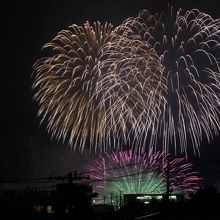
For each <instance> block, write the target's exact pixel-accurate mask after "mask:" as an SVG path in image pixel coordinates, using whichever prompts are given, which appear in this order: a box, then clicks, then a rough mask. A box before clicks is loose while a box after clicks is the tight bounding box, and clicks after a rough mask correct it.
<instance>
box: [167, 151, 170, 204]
mask: <svg viewBox="0 0 220 220" xmlns="http://www.w3.org/2000/svg"><path fill="white" fill-rule="evenodd" d="M166 162H167V167H166V201H167V202H169V197H170V156H169V155H168V156H167V161H166Z"/></svg>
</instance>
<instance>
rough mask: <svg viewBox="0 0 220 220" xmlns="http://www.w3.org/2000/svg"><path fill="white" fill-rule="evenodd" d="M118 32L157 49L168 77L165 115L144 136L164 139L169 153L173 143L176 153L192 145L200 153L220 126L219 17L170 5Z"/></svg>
mask: <svg viewBox="0 0 220 220" xmlns="http://www.w3.org/2000/svg"><path fill="white" fill-rule="evenodd" d="M117 32H119V33H122V34H126V35H128V36H133V35H137V36H139V38H140V39H142V40H143V41H146V42H147V43H148V45H150V46H151V47H152V48H154V50H155V51H156V52H157V54H158V56H159V60H160V63H161V65H162V68H160V70H162V72H161V75H163V77H164V78H165V79H166V80H165V81H164V82H163V83H164V85H166V86H165V88H167V90H166V92H165V93H163V92H162V95H164V97H165V99H166V102H161V104H164V105H161V116H160V117H159V118H158V120H155V123H154V125H153V128H154V131H148V132H146V130H148V128H147V129H142V131H144V132H140V133H139V134H138V135H139V136H140V138H142V139H145V140H146V141H147V140H148V144H150V145H153V146H154V145H156V144H157V139H162V140H163V144H162V145H163V146H164V149H165V150H166V151H169V147H170V146H171V145H173V146H174V148H175V151H177V146H178V145H180V147H181V152H185V153H186V154H187V145H191V144H192V146H193V150H194V154H196V153H199V145H200V143H201V141H202V139H203V137H204V136H205V137H206V138H207V140H208V141H210V139H212V138H213V136H214V135H217V134H218V133H219V129H220V123H219V103H220V97H219V94H220V19H213V18H212V17H211V16H209V15H208V14H205V13H202V12H200V11H198V10H196V9H193V10H189V11H186V12H185V13H184V12H183V11H182V10H181V9H180V10H178V11H177V12H175V11H174V10H173V8H172V7H171V8H170V11H169V12H168V13H166V14H165V13H161V14H154V15H151V14H150V13H149V12H148V11H146V10H143V11H141V12H140V13H139V15H138V17H136V18H128V19H127V20H125V21H124V23H123V24H122V25H121V26H119V27H118V28H117ZM158 70H159V69H158ZM140 131H141V130H140ZM149 140H150V141H149ZM141 144H143V145H144V146H145V145H148V144H147V143H145V142H144V143H141Z"/></svg>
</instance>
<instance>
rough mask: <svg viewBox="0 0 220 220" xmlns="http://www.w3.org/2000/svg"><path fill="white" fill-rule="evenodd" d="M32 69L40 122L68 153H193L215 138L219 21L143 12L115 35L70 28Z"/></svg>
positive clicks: (102, 28) (219, 100)
mask: <svg viewBox="0 0 220 220" xmlns="http://www.w3.org/2000/svg"><path fill="white" fill-rule="evenodd" d="M44 48H46V49H48V50H49V52H50V53H51V55H50V56H49V57H44V58H42V59H39V60H38V61H37V62H36V63H35V65H34V74H33V76H34V80H35V82H34V85H33V88H34V89H35V91H36V93H35V99H36V100H37V102H38V103H39V106H40V109H39V116H40V117H41V121H46V122H47V125H48V126H47V129H48V132H50V133H51V134H52V136H54V137H55V138H57V139H62V140H63V141H65V140H68V142H69V143H70V145H71V146H72V147H73V149H79V150H81V151H83V150H84V148H85V146H86V145H88V146H90V150H91V149H94V150H95V151H96V152H97V151H106V150H108V149H109V148H114V149H120V148H121V146H123V145H125V146H131V147H132V148H135V149H137V148H141V147H142V146H145V147H146V148H148V149H149V150H152V149H153V148H156V147H157V146H158V145H162V146H163V150H165V151H166V152H169V151H170V149H171V148H174V149H175V152H176V153H177V150H179V149H178V146H179V148H180V150H181V152H185V154H186V155H187V146H188V145H192V146H193V150H194V154H197V153H199V145H200V143H201V142H202V139H203V137H206V139H207V140H208V141H210V140H211V139H212V138H213V137H214V135H218V133H219V129H220V123H219V105H220V97H219V94H220V66H219V62H220V58H219V57H220V19H213V18H211V17H210V16H209V15H207V14H205V13H201V12H199V11H198V10H195V9H194V10H189V11H186V12H185V13H184V12H183V11H182V10H181V9H180V10H179V11H177V12H175V11H174V10H173V9H172V7H171V8H170V11H169V12H168V13H161V14H153V15H151V14H150V13H149V12H147V11H146V10H143V11H141V12H140V13H139V15H138V17H136V18H128V19H127V20H125V21H124V22H123V23H122V24H121V25H119V26H118V27H117V28H115V29H113V27H112V25H111V24H109V23H106V24H104V25H102V24H101V23H99V22H95V23H94V24H92V25H91V24H90V23H89V22H86V23H85V24H84V25H83V26H77V25H72V26H71V27H69V29H68V30H64V31H61V32H60V33H58V35H57V36H56V37H55V38H54V39H53V40H52V41H51V42H50V43H48V44H47V45H46V46H45V47H44Z"/></svg>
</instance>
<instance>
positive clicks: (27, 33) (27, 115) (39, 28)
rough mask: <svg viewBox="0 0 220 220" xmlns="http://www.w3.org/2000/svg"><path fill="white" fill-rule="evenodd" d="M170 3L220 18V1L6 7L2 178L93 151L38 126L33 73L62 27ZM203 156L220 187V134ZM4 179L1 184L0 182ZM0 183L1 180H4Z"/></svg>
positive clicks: (59, 170) (78, 0)
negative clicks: (56, 137) (76, 148)
mask: <svg viewBox="0 0 220 220" xmlns="http://www.w3.org/2000/svg"><path fill="white" fill-rule="evenodd" d="M168 2H171V3H172V4H173V5H174V7H176V8H180V7H181V8H182V9H192V8H198V9H199V10H201V11H203V12H206V13H208V14H210V15H212V16H213V17H215V18H217V17H220V1H219V0H209V1H207V0H190V1H188V0H184V1H167V0H161V1H158V0H151V1H150V0H132V1H131V0H127V1H126V0H117V1H113V0H112V1H104V0H103V1H98V0H91V1H85V0H63V1H56V0H51V1H50V0H49V1H29V2H28V3H27V2H26V1H18V3H7V5H5V6H4V7H3V8H2V11H3V18H2V20H3V24H4V25H3V27H2V30H3V31H2V35H3V37H4V38H5V39H4V40H3V41H2V42H1V43H2V44H1V46H2V47H1V49H2V48H3V51H4V52H3V53H2V55H3V62H2V66H1V77H3V80H2V81H1V82H2V83H1V84H2V85H1V87H2V88H3V92H2V94H3V98H2V97H1V110H2V113H1V115H2V119H3V123H2V134H3V139H2V144H1V148H0V178H1V179H7V178H25V177H27V178H32V177H47V176H49V175H51V174H54V175H58V174H59V175H64V174H66V173H67V172H68V171H70V170H71V171H72V170H79V171H80V169H81V167H82V164H84V163H85V162H86V161H87V160H88V159H90V158H91V157H92V155H90V156H89V155H88V154H87V153H86V152H85V154H84V155H80V154H79V153H74V152H72V151H71V150H70V149H69V147H67V146H64V145H62V144H61V143H57V142H56V141H55V140H50V137H49V135H48V134H47V133H46V132H45V130H44V128H43V127H41V126H39V120H38V118H37V106H36V104H35V103H34V101H33V100H32V96H33V94H32V91H31V84H32V79H31V72H32V65H33V63H34V62H35V61H36V60H37V59H38V58H39V57H40V49H41V47H42V46H43V45H44V44H45V43H47V42H48V41H50V40H51V39H52V38H53V37H54V36H55V35H56V34H57V32H59V31H60V30H62V29H66V28H67V27H68V26H69V25H71V24H73V23H75V24H79V25H80V24H83V23H84V22H85V21H87V20H89V21H96V20H99V21H108V22H111V23H112V24H113V25H114V26H116V25H119V24H120V23H121V22H122V21H123V20H124V19H126V18H128V17H130V16H136V15H137V14H138V12H139V10H141V9H148V10H149V11H150V12H156V11H157V12H160V11H161V10H163V9H166V8H167V5H168ZM200 150H201V158H204V159H207V161H205V160H195V161H194V162H195V163H196V164H195V165H196V168H197V169H198V171H200V172H201V174H202V175H203V176H204V177H205V178H206V180H207V181H208V182H209V183H211V182H213V183H215V184H216V186H218V187H219V189H220V137H215V139H214V140H213V141H212V142H211V143H210V144H207V143H206V142H204V143H203V144H202V146H201V148H200ZM0 184H1V183H0ZM0 186H1V185H0Z"/></svg>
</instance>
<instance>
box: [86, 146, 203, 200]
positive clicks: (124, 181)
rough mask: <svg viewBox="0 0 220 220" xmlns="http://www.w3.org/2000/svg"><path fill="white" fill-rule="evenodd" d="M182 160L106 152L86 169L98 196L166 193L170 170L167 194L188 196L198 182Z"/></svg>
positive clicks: (194, 174) (188, 164) (155, 155)
mask: <svg viewBox="0 0 220 220" xmlns="http://www.w3.org/2000/svg"><path fill="white" fill-rule="evenodd" d="M192 168H193V166H192V164H191V163H189V162H186V160H185V158H174V159H173V158H171V156H170V155H169V154H166V153H165V152H157V153H152V151H151V152H150V153H149V154H146V153H138V154H137V153H134V152H133V151H132V150H129V151H123V152H117V153H115V152H113V153H110V154H108V153H105V154H104V155H103V156H99V159H98V160H96V161H95V162H94V163H93V164H90V165H88V166H87V167H86V171H87V172H88V173H89V175H90V177H91V179H93V181H94V182H93V184H94V189H95V190H96V191H97V192H99V193H100V195H101V196H107V195H109V194H111V193H113V194H114V195H119V194H120V193H123V194H165V193H166V187H167V171H168V169H169V176H170V177H169V178H170V192H171V193H180V194H183V195H184V196H185V197H188V196H189V194H190V193H193V192H195V191H196V190H197V189H198V188H199V186H198V181H199V180H200V179H201V178H199V177H198V176H197V173H196V172H193V170H192Z"/></svg>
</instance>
